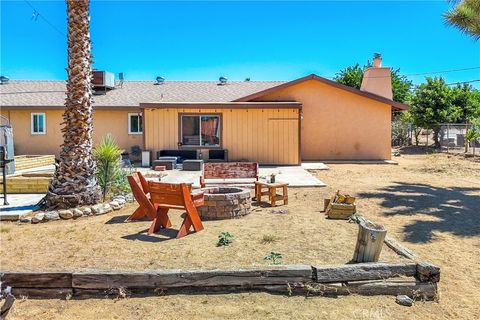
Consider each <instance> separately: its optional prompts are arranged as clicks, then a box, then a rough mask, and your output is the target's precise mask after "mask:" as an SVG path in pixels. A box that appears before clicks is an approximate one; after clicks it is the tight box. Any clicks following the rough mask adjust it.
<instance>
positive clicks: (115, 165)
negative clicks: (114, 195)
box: [93, 134, 126, 201]
mask: <svg viewBox="0 0 480 320" xmlns="http://www.w3.org/2000/svg"><path fill="white" fill-rule="evenodd" d="M122 152H123V150H122V149H120V148H119V147H118V145H117V143H116V142H115V139H114V138H113V137H112V135H110V134H108V135H106V136H105V137H104V138H103V139H102V141H101V142H100V144H98V145H97V146H96V147H95V148H94V149H93V157H94V158H95V161H96V162H97V170H96V172H95V174H96V177H97V180H98V184H99V185H100V188H101V189H102V196H103V201H105V198H106V197H107V194H108V193H109V192H114V191H115V190H116V189H117V188H119V187H120V188H124V187H125V185H124V184H125V183H124V182H125V181H126V172H125V171H124V170H123V169H122V164H121V154H122Z"/></svg>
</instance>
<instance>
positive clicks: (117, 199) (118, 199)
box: [113, 197, 126, 207]
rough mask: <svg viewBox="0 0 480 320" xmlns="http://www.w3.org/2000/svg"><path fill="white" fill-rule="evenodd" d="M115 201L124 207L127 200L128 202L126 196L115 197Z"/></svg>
mask: <svg viewBox="0 0 480 320" xmlns="http://www.w3.org/2000/svg"><path fill="white" fill-rule="evenodd" d="M113 201H116V202H117V203H118V204H119V205H120V206H122V207H123V206H124V205H125V202H126V201H125V197H123V198H115V199H113Z"/></svg>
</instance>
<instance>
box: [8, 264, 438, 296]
mask: <svg viewBox="0 0 480 320" xmlns="http://www.w3.org/2000/svg"><path fill="white" fill-rule="evenodd" d="M439 280H440V268H439V267H437V266H434V265H432V264H429V263H426V262H420V263H413V262H412V263H358V264H347V265H336V266H307V265H288V266H279V267H271V268H265V269H249V270H246V269H237V270H193V271H182V270H156V271H145V272H139V271H138V272H137V271H102V270H92V271H84V272H71V273H68V272H59V273H55V272H48V273H47V272H38V273H35V272H2V273H1V274H0V281H1V287H2V288H4V287H7V286H10V287H12V293H13V294H14V295H15V296H17V297H23V296H25V297H28V298H42V299H70V298H73V299H88V298H108V297H127V296H151V295H162V294H175V293H188V294H192V293H216V292H218V293H220V292H245V291H249V292H250V291H262V292H269V293H274V294H284V295H285V294H286V295H292V294H302V295H329V296H338V295H349V294H359V295H398V294H406V295H409V296H411V297H414V298H416V299H424V300H433V299H435V298H436V296H437V282H438V281H439Z"/></svg>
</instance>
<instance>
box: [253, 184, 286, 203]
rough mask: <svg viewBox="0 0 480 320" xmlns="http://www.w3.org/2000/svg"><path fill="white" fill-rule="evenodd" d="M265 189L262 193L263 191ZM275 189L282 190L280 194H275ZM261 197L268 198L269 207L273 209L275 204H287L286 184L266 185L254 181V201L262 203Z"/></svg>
mask: <svg viewBox="0 0 480 320" xmlns="http://www.w3.org/2000/svg"><path fill="white" fill-rule="evenodd" d="M265 188H266V189H267V190H266V191H263V189H265ZM277 189H282V194H278V193H277ZM262 196H268V199H269V201H270V206H271V207H275V205H276V204H275V202H276V201H277V200H278V201H280V200H283V204H284V205H287V204H288V183H283V182H274V183H268V182H263V181H255V200H256V201H257V203H260V202H261V201H262Z"/></svg>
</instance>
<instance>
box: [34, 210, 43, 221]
mask: <svg viewBox="0 0 480 320" xmlns="http://www.w3.org/2000/svg"><path fill="white" fill-rule="evenodd" d="M43 218H45V213H44V212H39V213H37V214H36V215H35V216H34V217H33V218H32V223H39V222H42V221H43Z"/></svg>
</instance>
